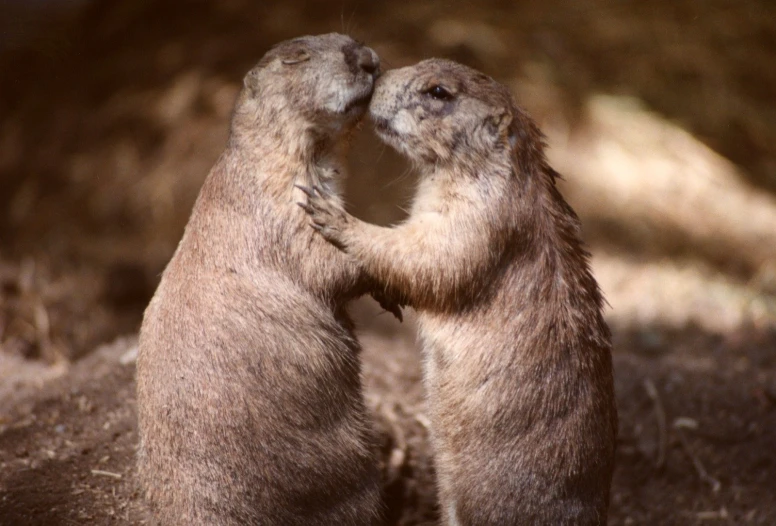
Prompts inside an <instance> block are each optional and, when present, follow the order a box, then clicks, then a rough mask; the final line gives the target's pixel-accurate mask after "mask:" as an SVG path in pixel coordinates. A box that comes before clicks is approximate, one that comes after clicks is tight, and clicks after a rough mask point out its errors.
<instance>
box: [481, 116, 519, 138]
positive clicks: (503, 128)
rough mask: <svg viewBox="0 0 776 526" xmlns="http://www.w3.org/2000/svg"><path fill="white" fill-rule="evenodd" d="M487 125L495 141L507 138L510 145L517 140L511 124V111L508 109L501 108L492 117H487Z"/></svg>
mask: <svg viewBox="0 0 776 526" xmlns="http://www.w3.org/2000/svg"><path fill="white" fill-rule="evenodd" d="M487 126H488V129H489V130H490V132H491V133H492V134H493V138H494V140H495V141H496V142H501V141H502V140H503V139H507V140H508V141H509V145H510V146H514V145H515V143H516V142H517V139H516V138H515V137H514V130H513V126H512V112H510V111H509V109H507V108H502V109H501V110H499V111H498V112H496V114H495V115H493V116H492V117H488V120H487Z"/></svg>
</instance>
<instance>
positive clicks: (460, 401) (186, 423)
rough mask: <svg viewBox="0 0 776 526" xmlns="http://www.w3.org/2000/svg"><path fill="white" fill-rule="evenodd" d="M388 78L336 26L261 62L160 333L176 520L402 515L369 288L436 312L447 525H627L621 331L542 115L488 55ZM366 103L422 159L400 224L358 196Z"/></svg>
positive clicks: (261, 521)
mask: <svg viewBox="0 0 776 526" xmlns="http://www.w3.org/2000/svg"><path fill="white" fill-rule="evenodd" d="M378 74H379V59H378V57H377V55H376V54H375V53H374V51H372V50H371V49H369V48H367V47H364V46H363V45H361V44H359V43H357V42H355V41H353V40H352V39H350V38H349V37H346V36H343V35H337V34H329V35H321V36H315V37H302V38H298V39H294V40H291V41H287V42H283V43H281V44H278V45H277V46H275V47H274V48H273V49H272V50H270V51H269V52H268V53H267V54H266V55H265V56H264V57H263V58H262V60H261V61H260V62H259V63H258V65H257V66H256V67H255V68H254V69H253V70H251V71H250V72H249V73H248V74H247V75H246V77H245V82H244V84H245V85H244V88H243V90H242V92H241V94H240V95H239V98H238V100H237V103H236V107H235V110H234V114H233V117H232V124H231V134H230V137H229V141H228V144H227V148H226V150H225V151H224V153H223V154H222V155H221V157H220V158H219V160H218V162H217V163H216V165H215V167H214V168H213V169H212V171H211V173H210V175H209V176H208V178H207V180H206V181H205V183H204V185H203V188H202V191H201V193H200V196H199V198H198V199H197V202H196V204H195V206H194V210H193V212H192V215H191V219H190V221H189V224H188V225H187V227H186V231H185V234H184V236H183V239H182V240H181V242H180V245H179V246H178V249H177V251H176V253H175V255H174V256H173V258H172V260H171V261H170V263H169V265H168V267H167V269H166V270H165V272H164V274H163V276H162V280H161V283H160V285H159V288H158V290H157V292H156V294H155V295H154V298H153V299H152V301H151V303H150V305H149V307H148V309H147V311H146V313H145V317H144V321H143V326H142V329H141V334H140V352H139V357H138V363H137V390H138V417H139V426H140V437H141V444H140V450H139V458H138V475H139V480H140V482H141V485H142V486H143V489H144V492H145V495H146V497H147V500H148V503H149V505H150V509H151V510H152V513H153V516H154V519H155V520H156V521H158V522H159V523H161V524H164V525H184V524H186V525H191V524H196V525H199V524H202V525H205V524H207V525H217V526H227V525H229V526H231V525H235V526H236V525H238V524H239V525H243V524H253V525H263V526H268V525H271V526H274V525H278V526H281V525H282V526H294V525H299V526H302V525H304V526H309V525H321V526H323V525H338V524H346V525H370V524H379V522H380V516H381V498H380V481H379V474H378V472H377V468H376V459H375V457H374V451H373V448H372V432H371V428H370V425H369V418H368V415H367V412H366V409H365V407H364V402H363V399H362V396H361V386H360V369H359V361H358V352H359V346H358V343H357V341H356V340H355V338H354V335H353V328H352V323H351V321H350V319H349V318H348V316H347V313H346V312H345V308H344V307H345V304H346V303H347V302H348V301H349V300H350V299H352V298H355V297H357V296H359V295H362V294H365V293H370V294H372V295H373V296H375V297H376V298H378V299H379V300H380V301H381V303H383V305H385V306H386V307H388V308H391V307H392V306H393V307H395V305H396V304H397V303H401V304H406V305H409V306H411V307H413V308H414V309H415V310H416V311H417V313H418V320H419V327H420V339H421V341H422V345H423V352H424V362H425V381H426V387H427V392H428V402H429V410H430V416H431V421H432V424H433V446H434V452H435V459H436V466H437V472H438V480H439V497H440V511H441V515H442V519H443V522H444V523H445V524H448V525H472V526H479V525H512V524H526V525H528V524H531V525H536V524H539V525H545V524H546V525H572V524H573V525H578V524H579V525H582V524H584V525H588V524H591V525H592V524H604V523H605V522H606V513H607V507H608V498H609V488H610V484H611V475H612V467H613V456H614V447H615V435H616V427H617V423H616V422H617V417H616V409H615V405H614V393H613V382H612V367H611V356H610V337H609V332H608V329H607V327H606V324H605V323H604V321H603V318H602V316H601V304H602V297H601V294H600V292H599V289H598V286H597V284H596V282H595V280H594V278H593V277H592V275H591V273H590V270H589V267H588V262H587V254H586V252H585V251H584V250H583V248H582V246H581V243H580V240H579V222H578V220H577V218H576V216H575V215H574V213H573V211H572V210H571V209H570V208H569V206H568V205H567V204H566V203H565V202H564V201H563V199H562V197H561V196H560V194H559V193H558V191H557V189H556V187H555V178H556V174H555V172H554V171H553V170H552V169H551V168H550V167H549V166H548V165H547V162H546V160H545V157H544V153H543V143H542V135H541V133H540V131H539V130H538V128H537V127H536V125H535V124H534V123H533V122H532V121H531V120H530V118H529V117H528V116H527V115H526V114H525V113H524V112H523V111H522V110H520V109H519V108H518V107H517V106H516V105H515V104H514V102H513V100H512V98H511V96H510V94H509V92H508V90H507V89H506V88H505V87H503V86H501V85H500V84H498V83H496V82H495V81H493V80H492V79H490V78H489V77H487V76H485V75H483V74H481V73H479V72H477V71H474V70H472V69H470V68H467V67H465V66H462V65H459V64H456V63H453V62H450V61H445V60H435V59H434V60H427V61H423V62H421V63H419V64H417V65H415V66H412V67H408V68H402V69H399V70H394V71H389V72H387V73H385V74H383V75H381V76H380V77H379V80H376V79H377V77H378ZM370 98H371V103H370ZM367 106H368V111H369V113H370V116H371V118H372V121H373V122H374V124H375V127H376V129H377V131H378V133H379V135H380V136H381V137H382V138H383V139H384V140H385V141H386V142H388V143H389V144H391V145H393V146H394V147H396V148H397V149H398V150H400V151H401V152H403V153H404V154H406V155H407V156H408V157H410V158H411V159H412V160H413V161H414V162H415V163H416V165H417V166H418V168H419V169H420V172H421V181H420V184H419V189H418V192H417V196H416V198H415V200H414V204H413V207H412V210H411V214H410V217H409V218H408V219H407V220H406V222H404V223H403V224H401V225H399V226H397V227H395V228H381V227H377V226H374V225H369V224H366V223H363V222H361V221H359V220H357V219H355V218H353V217H351V216H349V215H348V214H347V213H346V212H344V210H343V208H342V201H341V197H340V195H339V192H338V184H339V181H340V179H341V178H342V177H343V174H344V169H343V155H344V153H345V147H346V142H347V141H346V138H347V136H348V135H349V133H350V132H351V131H352V129H353V127H354V125H355V124H356V122H357V121H358V120H359V118H360V117H361V116H363V114H364V113H365V112H366V111H367ZM298 202H300V203H301V205H302V207H303V208H304V210H302V208H300V207H299V206H297V203H298ZM311 220H312V224H313V226H314V227H315V230H314V229H313V228H310V222H311ZM316 230H317V231H316ZM394 310H395V309H394Z"/></svg>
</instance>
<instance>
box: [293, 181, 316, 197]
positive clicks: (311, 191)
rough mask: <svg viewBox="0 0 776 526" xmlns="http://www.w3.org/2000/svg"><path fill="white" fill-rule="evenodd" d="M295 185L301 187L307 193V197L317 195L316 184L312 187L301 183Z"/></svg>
mask: <svg viewBox="0 0 776 526" xmlns="http://www.w3.org/2000/svg"><path fill="white" fill-rule="evenodd" d="M294 186H295V187H297V188H298V189H300V190H301V191H303V192H304V193H305V194H306V195H307V197H315V190H316V188H315V186H313V187H312V188H310V187H308V186H303V185H301V184H295V185H294Z"/></svg>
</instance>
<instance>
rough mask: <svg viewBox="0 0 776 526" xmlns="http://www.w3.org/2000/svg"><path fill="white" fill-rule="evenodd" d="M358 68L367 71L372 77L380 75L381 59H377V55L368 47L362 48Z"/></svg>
mask: <svg viewBox="0 0 776 526" xmlns="http://www.w3.org/2000/svg"><path fill="white" fill-rule="evenodd" d="M357 60H358V62H357V63H358V67H359V68H361V69H362V70H364V71H366V72H367V73H369V74H370V75H375V76H376V75H378V74H379V73H380V59H379V58H378V57H377V53H375V52H374V51H372V50H371V49H369V48H368V47H362V48H361V49H360V50H359V51H358V59H357Z"/></svg>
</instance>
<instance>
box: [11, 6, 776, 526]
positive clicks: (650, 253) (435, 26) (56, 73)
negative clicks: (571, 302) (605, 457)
mask: <svg viewBox="0 0 776 526" xmlns="http://www.w3.org/2000/svg"><path fill="white" fill-rule="evenodd" d="M257 4H258V3H252V2H244V1H241V0H230V1H225V2H211V3H191V6H190V7H189V8H187V9H186V10H185V11H184V10H181V9H180V8H179V7H176V4H174V3H165V2H152V1H129V0H126V1H124V0H122V1H118V2H100V1H95V2H93V3H87V4H85V5H84V6H82V7H79V8H77V9H73V10H70V11H63V12H61V13H58V14H51V13H50V14H49V15H48V16H47V17H46V18H45V19H44V18H41V17H40V16H38V15H34V16H33V15H29V13H28V14H25V15H24V16H23V17H21V18H19V20H22V19H23V20H24V24H21V23H20V24H17V25H13V24H10V25H9V24H8V23H7V21H8V20H10V18H7V17H6V18H4V17H3V16H2V13H4V11H0V20H3V21H4V24H5V25H4V26H0V28H3V27H12V28H14V31H11V32H10V33H9V32H7V31H6V32H5V34H12V36H13V38H12V39H10V40H8V41H5V42H3V43H2V45H1V46H0V76H2V78H3V79H4V80H3V87H2V90H3V97H1V98H0V114H2V115H3V116H4V117H3V120H2V122H1V123H0V525H2V526H6V525H8V526H11V525H14V526H15V525H58V524H99V525H101V524H137V523H142V522H143V521H144V519H145V517H144V510H143V507H142V503H141V501H140V500H139V498H138V492H137V490H136V488H135V486H134V478H133V458H134V453H135V447H136V440H137V432H136V423H135V405H134V404H135V398H134V349H135V342H136V331H137V327H138V324H139V321H140V316H141V314H142V310H143V308H144V306H145V304H146V303H147V301H148V299H149V297H150V295H151V294H152V293H153V290H154V287H155V286H156V280H157V276H158V273H159V272H160V270H161V269H162V268H163V267H164V264H165V262H166V261H167V259H168V258H169V256H170V254H171V253H172V250H173V249H174V247H175V244H176V243H177V240H178V239H179V237H180V233H181V230H182V228H183V225H184V224H185V221H186V218H187V216H188V212H189V210H190V207H191V203H192V201H193V199H194V197H195V196H196V193H197V191H198V189H199V186H200V184H201V182H202V180H203V178H204V177H205V175H206V174H207V171H208V169H209V167H210V165H211V164H212V162H213V161H214V159H215V157H216V156H217V155H218V153H219V152H220V149H221V148H222V147H223V143H224V140H225V134H226V125H227V122H228V117H229V111H230V109H231V104H232V101H233V97H234V95H235V93H236V90H237V87H238V86H239V82H240V78H241V76H242V74H243V73H244V71H246V70H247V69H248V68H249V67H250V66H251V65H252V63H253V62H255V61H256V60H257V59H258V58H259V57H260V56H261V55H262V54H263V52H264V51H265V50H266V49H267V48H268V47H269V46H270V45H271V44H272V43H273V42H275V41H278V40H280V39H283V38H287V37H291V36H295V35H299V34H305V33H319V32H324V31H330V30H338V31H341V30H346V31H349V32H350V33H352V34H354V35H355V36H357V37H359V38H361V39H363V40H365V41H367V42H368V43H369V44H370V45H372V46H374V47H375V49H376V50H377V51H378V52H379V53H380V55H381V57H383V60H384V64H388V65H389V66H399V65H403V64H408V63H412V62H415V61H416V60H418V59H420V58H423V57H425V56H448V57H451V58H454V59H457V60H461V61H463V62H466V63H468V64H470V65H472V66H475V67H478V68H482V69H484V70H485V71H487V72H488V73H490V74H492V75H494V76H495V77H497V78H499V79H500V80H502V81H504V82H506V83H508V84H509V85H510V86H511V87H512V88H513V91H514V92H515V94H516V95H517V96H518V99H519V100H520V101H521V102H522V104H524V105H525V106H526V107H527V108H528V109H529V110H530V111H531V112H532V114H534V115H535V116H536V117H537V119H538V120H539V121H540V123H541V125H542V127H543V129H544V130H545V131H546V132H547V135H548V143H549V146H550V158H551V161H552V163H553V164H554V165H555V166H556V167H557V168H559V169H560V171H561V172H563V173H564V174H565V176H566V181H565V182H564V185H563V191H564V194H565V195H566V196H567V197H568V198H569V200H570V201H571V203H572V205H573V206H574V207H575V208H576V209H577V211H578V212H579V214H580V216H581V217H582V219H583V223H584V227H585V236H586V239H587V241H588V243H589V245H590V247H591V248H592V251H593V254H594V259H593V264H594V270H595V272H596V276H597V277H598V279H599V281H600V282H601V284H602V287H603V289H604V291H605V293H606V295H607V298H608V300H609V302H610V303H611V308H610V309H608V311H607V319H608V321H609V323H610V325H611V327H612V330H613V334H614V342H615V352H614V363H615V375H616V388H617V397H618V406H619V410H620V436H619V447H618V454H617V467H616V472H615V476H614V485H613V493H612V505H611V514H610V519H611V520H610V523H611V524H622V525H625V524H633V525H636V524H682V525H684V524H707V523H711V524H776V449H775V448H774V447H773V445H774V444H776V199H774V190H775V189H776V109H775V108H776V104H775V103H776V73H774V71H776V70H774V68H773V64H774V63H776V26H774V25H773V23H772V21H773V20H774V19H776V7H774V6H773V5H772V3H770V2H767V1H762V2H757V1H750V0H747V1H741V2H733V1H729V2H728V1H723V0H715V1H710V2H703V3H698V2H694V1H691V0H681V1H677V2H657V3H656V2H646V1H643V2H642V1H634V2H627V3H623V2H607V1H603V0H600V1H594V0H590V1H586V2H581V3H580V2H575V3H573V4H570V3H567V2H562V1H560V0H550V1H547V2H542V3H541V5H539V4H537V3H530V2H525V3H524V5H517V6H514V5H512V3H511V2H498V1H490V2H481V3H473V2H472V3H463V2H427V3H417V2H414V3H407V4H406V5H400V4H395V3H388V2H384V3H383V2H369V3H355V2H346V3H342V4H338V5H337V7H336V8H332V6H331V4H330V3H328V2H326V3H324V2H320V3H319V2H308V3H304V2H300V1H289V2H283V3H282V4H281V5H279V6H276V7H267V6H258V5H257ZM397 6H398V7H397ZM8 13H10V11H8V12H6V14H8ZM35 21H37V22H35ZM351 161H352V167H353V178H352V179H351V181H350V182H349V185H350V186H349V188H348V196H349V201H350V202H351V204H352V207H353V210H354V211H355V212H356V213H357V214H359V215H360V216H362V217H364V218H366V219H368V220H371V221H374V222H377V223H383V224H385V223H389V222H391V221H395V220H397V219H399V218H401V217H402V214H403V212H402V210H401V207H402V205H403V203H405V202H406V199H408V198H409V196H411V194H412V181H413V176H412V174H411V172H410V171H409V169H408V167H407V166H406V165H404V164H403V162H402V161H401V160H400V159H399V158H398V157H397V156H396V155H395V154H393V153H392V152H391V151H389V150H387V149H385V148H383V147H382V146H381V145H379V144H378V143H377V142H376V141H375V140H374V138H373V137H371V136H370V135H369V133H368V132H367V131H366V130H365V131H364V133H363V134H361V136H359V137H358V138H357V140H356V144H355V145H354V155H353V156H352V160H351ZM352 311H353V314H354V317H355V319H356V322H357V325H358V327H359V329H360V338H361V341H362V343H363V346H364V379H365V385H366V396H367V401H368V404H369V407H370V408H371V409H372V411H373V413H374V416H375V425H376V427H377V429H378V431H379V436H380V444H379V446H380V458H381V463H382V466H383V474H384V479H385V493H386V502H387V518H388V521H387V522H388V523H389V524H402V525H416V524H433V523H435V520H436V518H437V511H436V508H435V497H434V490H433V484H434V482H433V481H434V473H433V466H432V462H431V459H430V456H429V448H428V420H427V417H426V416H425V414H426V412H425V407H424V402H423V396H424V395H423V389H422V386H421V383H420V357H419V354H418V351H417V346H416V344H415V341H414V329H413V322H412V314H411V313H409V314H408V316H407V318H408V319H407V320H406V321H405V323H404V324H403V325H399V324H397V323H396V322H394V321H393V320H392V319H390V317H389V316H386V315H384V314H380V312H379V310H378V309H377V307H376V306H375V305H374V304H372V303H371V302H369V301H366V300H363V301H359V302H357V303H355V304H354V305H353V308H352Z"/></svg>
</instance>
